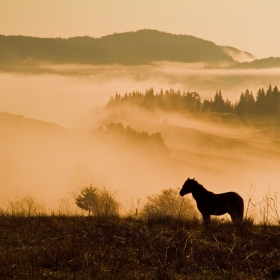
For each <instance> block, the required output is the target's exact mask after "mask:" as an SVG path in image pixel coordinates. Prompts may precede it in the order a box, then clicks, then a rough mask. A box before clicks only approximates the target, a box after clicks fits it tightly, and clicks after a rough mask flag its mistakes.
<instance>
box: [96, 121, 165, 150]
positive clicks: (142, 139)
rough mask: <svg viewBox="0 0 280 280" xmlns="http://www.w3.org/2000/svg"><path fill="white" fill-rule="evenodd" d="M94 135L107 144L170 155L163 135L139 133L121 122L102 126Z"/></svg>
mask: <svg viewBox="0 0 280 280" xmlns="http://www.w3.org/2000/svg"><path fill="white" fill-rule="evenodd" d="M94 134H95V136H96V137H98V138H99V139H101V140H102V142H103V143H106V144H122V145H124V146H125V147H126V148H129V147H130V148H136V149H139V150H140V151H143V150H145V149H146V150H149V151H153V153H160V154H165V155H167V154H168V153H169V150H168V148H167V146H166V144H165V141H164V139H163V137H162V135H161V133H159V132H156V133H151V134H150V133H148V132H147V131H138V130H135V129H133V128H131V127H130V126H126V127H125V126H124V125H123V123H121V122H118V123H109V124H106V125H105V127H103V126H100V127H99V128H97V129H96V130H95V131H94ZM140 148H141V149H140Z"/></svg>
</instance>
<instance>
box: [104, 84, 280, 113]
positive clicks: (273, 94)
mask: <svg viewBox="0 0 280 280" xmlns="http://www.w3.org/2000/svg"><path fill="white" fill-rule="evenodd" d="M121 104H125V105H136V106H139V107H142V108H145V109H149V110H152V109H161V110H163V111H166V112H172V111H174V112H180V113H184V112H191V113H200V112H217V113H233V114H236V115H237V116H239V117H250V116H252V117H253V116H261V117H264V116H269V117H271V116H272V117H277V116H279V115H280V91H279V90H278V87H277V86H275V87H274V88H272V86H271V85H270V86H269V87H268V89H267V90H266V91H265V90H264V89H263V88H260V89H259V90H258V92H257V94H256V97H254V95H253V93H252V92H250V91H249V90H248V89H247V90H246V91H245V92H244V93H241V95H240V98H239V100H238V101H237V102H236V103H234V104H233V103H231V102H230V101H229V100H228V99H226V100H225V99H224V98H223V96H222V93H221V91H217V92H216V94H215V96H214V98H213V99H210V100H204V101H203V102H202V101H201V98H200V96H199V94H198V93H196V92H185V91H183V92H181V91H180V90H177V91H176V90H174V89H170V90H166V91H165V92H164V91H163V90H161V91H160V92H158V93H155V92H154V89H153V88H150V89H147V90H146V92H145V93H142V92H139V91H133V92H130V93H126V94H125V95H123V96H121V95H120V94H118V93H116V95H115V97H111V99H110V100H109V102H108V104H107V106H108V107H113V106H116V105H121Z"/></svg>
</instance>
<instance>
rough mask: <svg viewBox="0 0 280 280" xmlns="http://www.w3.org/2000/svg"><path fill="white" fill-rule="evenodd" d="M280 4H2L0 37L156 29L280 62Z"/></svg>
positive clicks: (190, 0)
mask: <svg viewBox="0 0 280 280" xmlns="http://www.w3.org/2000/svg"><path fill="white" fill-rule="evenodd" d="M279 13H280V1H279V0H172V1H171V0H168V1H165V0H141V1H136V0H26V1H23V0H0V34H4V35H29V36H38V37H73V36H83V35H88V36H92V37H100V36H103V35H108V34H112V33H114V32H118V33H119V32H125V31H136V30H138V29H144V28H149V29H157V30H160V31H166V32H171V33H175V34H186V35H193V36H196V37H199V38H203V39H206V40H211V41H213V42H214V43H216V44H218V45H229V46H234V47H236V48H239V49H242V50H245V51H248V52H251V53H252V54H253V55H255V56H257V57H259V58H261V57H268V56H280V36H279V27H280V16H279Z"/></svg>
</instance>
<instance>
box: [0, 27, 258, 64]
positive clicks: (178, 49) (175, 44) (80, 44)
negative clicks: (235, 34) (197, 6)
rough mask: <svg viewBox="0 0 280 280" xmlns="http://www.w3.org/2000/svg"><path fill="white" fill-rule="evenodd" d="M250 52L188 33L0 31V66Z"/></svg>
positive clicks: (213, 60) (196, 58)
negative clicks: (60, 35)
mask: <svg viewBox="0 0 280 280" xmlns="http://www.w3.org/2000/svg"><path fill="white" fill-rule="evenodd" d="M240 55H241V56H243V57H249V58H250V60H252V58H253V56H252V55H251V54H249V53H246V52H243V51H240V50H237V49H235V48H232V47H221V46H218V45H216V44H214V43H213V42H210V41H206V40H203V39H199V38H196V37H193V36H187V35H174V34H169V33H165V32H160V31H156V30H139V31H136V32H126V33H119V34H112V35H108V36H104V37H101V38H92V37H87V36H85V37H74V38H68V39H63V38H36V37H25V36H4V35H0V64H1V65H2V68H3V67H10V66H12V65H20V64H24V63H25V64H28V63H29V64H30V63H40V62H47V63H55V64H98V65H102V64H121V65H144V64H152V63H154V62H157V61H172V62H184V63H195V62H204V63H210V64H218V63H221V62H222V63H226V64H234V63H236V62H237V61H238V59H235V57H237V56H240Z"/></svg>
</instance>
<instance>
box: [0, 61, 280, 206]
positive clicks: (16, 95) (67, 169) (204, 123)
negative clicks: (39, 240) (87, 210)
mask: <svg viewBox="0 0 280 280" xmlns="http://www.w3.org/2000/svg"><path fill="white" fill-rule="evenodd" d="M48 69H49V72H48V73H47V72H46V71H45V72H44V73H40V74H34V73H26V72H25V73H1V74H0V83H1V91H0V111H1V113H0V134H1V135H0V141H1V146H0V155H1V157H0V166H1V169H2V171H1V174H0V184H1V188H0V195H1V205H3V201H5V200H6V199H8V198H10V199H13V198H15V197H20V196H22V195H26V194H28V195H32V196H35V197H38V198H40V199H43V200H44V201H45V202H46V203H47V205H48V207H57V205H58V204H59V201H60V199H61V198H66V197H68V198H69V197H70V198H71V193H72V192H73V191H75V190H76V189H78V188H80V187H81V186H86V185H89V184H91V183H95V182H97V181H98V180H99V182H100V180H101V181H102V182H103V183H104V184H105V185H106V186H107V187H108V188H110V189H112V190H113V191H116V193H117V198H118V199H119V200H120V201H121V202H122V203H123V204H124V205H125V204H126V202H128V201H130V200H131V198H134V199H137V198H141V199H142V200H144V198H145V197H146V196H147V195H151V194H155V193H158V192H159V191H160V190H162V189H164V188H179V187H181V185H182V184H183V183H184V181H185V180H186V179H187V178H188V177H190V178H193V177H195V178H196V179H197V180H198V182H199V183H201V184H202V185H204V187H206V188H207V189H209V190H212V191H213V192H225V191H237V192H238V193H240V194H241V195H242V196H243V197H244V199H245V200H246V199H248V192H249V190H250V186H251V185H253V186H255V187H256V192H255V199H256V201H258V200H260V199H261V198H262V197H263V196H264V195H265V194H266V193H267V191H268V188H269V187H271V189H272V190H279V182H280V174H279V170H280V169H279V168H280V160H279V159H280V143H279V140H278V139H279V136H280V135H279V134H280V133H279V131H278V130H276V129H274V128H270V129H266V130H265V131H264V130H262V129H257V128H255V127H253V126H248V125H246V126H245V125H241V124H239V123H234V124H227V125H225V124H222V123H221V122H217V121H213V120H208V119H206V118H194V117H193V116H191V115H190V116H184V117H183V116H180V115H176V114H163V113H162V112H151V113H147V112H146V111H145V112H144V111H142V110H140V109H139V110H136V109H131V108H122V110H119V111H118V112H113V111H108V110H105V109H102V106H104V105H106V103H107V102H108V100H109V98H110V97H111V96H113V95H115V93H116V92H118V93H120V94H124V93H125V92H130V91H133V90H135V91H136V90H139V91H145V89H147V88H149V87H153V88H154V89H155V91H159V90H160V89H161V88H162V89H163V90H166V89H169V88H174V89H180V90H182V91H183V90H185V91H196V92H198V93H199V94H200V96H201V98H202V99H204V98H209V99H210V98H213V96H214V94H215V92H216V90H221V91H222V94H223V96H224V98H229V100H230V101H232V102H234V101H236V100H238V99H239V96H240V94H241V92H244V91H245V90H246V89H247V88H248V89H249V90H250V91H253V93H254V94H255V93H256V91H257V89H258V88H259V87H264V88H267V87H268V85H269V84H272V85H276V84H277V82H278V80H279V70H278V69H275V70H266V71H265V70H254V71H251V70H242V71H240V70H213V69H212V70H211V69H198V68H197V67H196V66H195V67H194V66H191V67H190V66H188V67H186V65H183V64H172V65H167V64H166V63H162V64H160V65H158V66H142V67H121V66H111V67H91V66H88V67H80V66H75V67H72V68H70V67H54V66H48ZM97 106H100V107H101V108H100V109H99V110H96V107H97ZM4 112H6V113H4ZM20 115H22V116H20ZM108 122H122V123H123V124H124V125H125V126H127V125H129V126H131V127H132V128H134V129H136V130H137V131H148V132H149V133H155V132H160V133H161V135H162V137H163V138H164V140H165V143H166V146H167V147H168V148H169V151H170V153H169V154H168V155H167V156H162V155H160V154H154V153H153V151H152V150H145V152H143V151H142V150H141V149H139V147H138V146H137V145H135V147H134V146H133V145H132V147H130V148H127V147H126V146H125V145H123V144H121V141H115V143H114V145H109V144H108V143H106V142H104V141H103V140H102V139H98V138H96V137H95V136H94V132H93V131H94V130H95V129H96V128H97V127H99V126H100V125H105V124H106V123H108ZM103 183H102V184H103Z"/></svg>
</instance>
